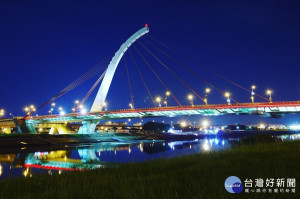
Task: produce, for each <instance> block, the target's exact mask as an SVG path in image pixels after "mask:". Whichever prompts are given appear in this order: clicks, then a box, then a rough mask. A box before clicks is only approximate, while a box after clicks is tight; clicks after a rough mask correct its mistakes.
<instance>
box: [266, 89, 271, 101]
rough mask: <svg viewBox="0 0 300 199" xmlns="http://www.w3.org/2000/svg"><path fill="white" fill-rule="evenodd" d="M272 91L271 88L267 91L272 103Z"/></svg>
mask: <svg viewBox="0 0 300 199" xmlns="http://www.w3.org/2000/svg"><path fill="white" fill-rule="evenodd" d="M272 93H273V91H272V90H270V89H268V90H267V91H266V94H267V96H269V102H270V103H272Z"/></svg>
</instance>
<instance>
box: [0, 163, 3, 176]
mask: <svg viewBox="0 0 300 199" xmlns="http://www.w3.org/2000/svg"><path fill="white" fill-rule="evenodd" d="M2 171H3V168H2V165H1V164H0V176H1V175H2Z"/></svg>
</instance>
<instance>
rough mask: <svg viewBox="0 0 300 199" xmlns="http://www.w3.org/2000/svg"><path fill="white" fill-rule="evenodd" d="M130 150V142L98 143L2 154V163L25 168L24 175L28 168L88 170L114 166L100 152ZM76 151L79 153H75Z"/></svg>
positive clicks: (0, 161)
mask: <svg viewBox="0 0 300 199" xmlns="http://www.w3.org/2000/svg"><path fill="white" fill-rule="evenodd" d="M84 147H85V148H84ZM124 150H130V144H128V143H117V142H116V143H98V144H94V145H93V146H90V148H87V146H82V147H80V146H79V147H78V148H76V149H68V150H56V151H38V152H31V153H26V151H24V152H23V153H16V154H0V163H4V164H10V165H11V166H12V167H17V168H18V167H21V168H25V170H24V175H25V174H26V175H29V173H30V170H29V169H27V168H39V169H48V170H59V171H61V170H70V171H74V170H79V171H80V170H88V169H96V168H104V167H106V166H108V164H109V165H110V166H113V165H112V164H111V163H107V162H104V161H102V160H100V156H99V154H100V153H101V152H102V151H114V152H115V153H116V151H124ZM72 152H76V153H77V154H73V156H75V157H72Z"/></svg>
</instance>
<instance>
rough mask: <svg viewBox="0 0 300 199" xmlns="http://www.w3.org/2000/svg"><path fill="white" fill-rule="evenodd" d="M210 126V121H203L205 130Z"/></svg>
mask: <svg viewBox="0 0 300 199" xmlns="http://www.w3.org/2000/svg"><path fill="white" fill-rule="evenodd" d="M208 125H209V121H208V120H203V121H202V126H203V128H207V127H208Z"/></svg>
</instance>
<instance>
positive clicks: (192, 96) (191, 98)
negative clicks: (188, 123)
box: [187, 94, 194, 106]
mask: <svg viewBox="0 0 300 199" xmlns="http://www.w3.org/2000/svg"><path fill="white" fill-rule="evenodd" d="M187 99H188V100H189V101H190V103H191V105H192V106H194V95H192V94H189V95H188V96H187Z"/></svg>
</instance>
